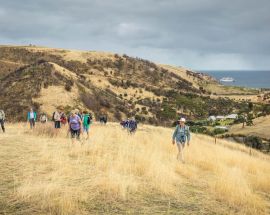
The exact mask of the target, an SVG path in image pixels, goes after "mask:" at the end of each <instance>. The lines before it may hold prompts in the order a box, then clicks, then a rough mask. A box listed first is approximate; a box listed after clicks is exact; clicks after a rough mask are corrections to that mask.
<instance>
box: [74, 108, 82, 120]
mask: <svg viewBox="0 0 270 215" xmlns="http://www.w3.org/2000/svg"><path fill="white" fill-rule="evenodd" d="M75 114H76V115H77V116H78V117H80V119H81V120H82V119H83V114H81V113H80V110H79V109H75Z"/></svg>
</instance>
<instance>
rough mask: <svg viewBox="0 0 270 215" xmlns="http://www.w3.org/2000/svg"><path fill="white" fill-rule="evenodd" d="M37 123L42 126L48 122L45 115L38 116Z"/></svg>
mask: <svg viewBox="0 0 270 215" xmlns="http://www.w3.org/2000/svg"><path fill="white" fill-rule="evenodd" d="M39 121H40V122H41V123H42V124H44V123H46V122H48V117H47V115H46V113H44V112H43V113H42V114H41V115H40V117H39Z"/></svg>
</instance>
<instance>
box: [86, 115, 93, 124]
mask: <svg viewBox="0 0 270 215" xmlns="http://www.w3.org/2000/svg"><path fill="white" fill-rule="evenodd" d="M91 120H92V116H88V119H87V124H88V125H90V123H91Z"/></svg>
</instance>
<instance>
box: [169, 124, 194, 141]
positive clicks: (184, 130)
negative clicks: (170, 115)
mask: <svg viewBox="0 0 270 215" xmlns="http://www.w3.org/2000/svg"><path fill="white" fill-rule="evenodd" d="M172 138H173V140H176V142H180V143H185V142H186V141H188V142H189V141H190V132H189V127H188V126H187V125H185V126H184V127H180V126H179V125H177V126H176V128H175V131H174V133H173V137H172Z"/></svg>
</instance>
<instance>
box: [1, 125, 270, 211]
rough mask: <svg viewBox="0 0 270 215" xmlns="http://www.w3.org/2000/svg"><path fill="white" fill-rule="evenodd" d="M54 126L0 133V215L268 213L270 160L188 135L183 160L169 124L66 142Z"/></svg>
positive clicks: (96, 131) (115, 129) (112, 128)
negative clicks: (133, 132) (55, 130)
mask: <svg viewBox="0 0 270 215" xmlns="http://www.w3.org/2000/svg"><path fill="white" fill-rule="evenodd" d="M51 126H52V125H47V126H45V127H41V125H38V127H37V129H36V130H35V131H34V132H31V131H29V129H28V126H27V125H25V124H9V125H8V126H7V133H6V134H1V135H0V143H1V144H0V154H1V156H0V174H1V177H0V193H1V195H0V214H269V213H270V195H269V190H270V165H269V164H270V163H269V162H270V160H269V157H267V156H266V155H263V154H261V153H259V152H255V151H253V152H252V156H250V155H249V150H248V149H247V148H245V147H243V146H241V145H236V144H232V143H229V142H225V141H222V140H218V142H217V144H216V145H215V144H214V141H213V139H212V138H210V137H206V136H201V135H195V134H194V135H193V137H192V141H191V145H190V147H189V148H186V151H185V153H186V163H185V164H182V163H179V162H178V161H177V160H176V147H175V146H172V145H171V134H172V129H166V128H161V127H151V126H146V125H141V126H140V128H139V131H138V132H137V133H136V134H135V135H134V136H129V135H128V134H127V133H126V132H125V131H123V130H121V128H120V127H119V126H118V125H117V124H110V125H108V126H100V125H97V124H94V125H93V127H92V128H91V138H90V140H89V142H85V141H83V143H84V145H80V144H76V145H73V146H72V145H71V141H70V140H69V139H67V138H66V130H65V129H62V130H61V131H60V133H58V134H55V133H54V131H53V129H52V127H51Z"/></svg>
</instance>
